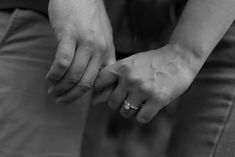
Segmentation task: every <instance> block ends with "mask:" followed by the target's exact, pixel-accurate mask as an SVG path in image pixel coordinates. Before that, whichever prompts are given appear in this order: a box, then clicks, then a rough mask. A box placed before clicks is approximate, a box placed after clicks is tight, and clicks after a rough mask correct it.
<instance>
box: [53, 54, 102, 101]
mask: <svg viewBox="0 0 235 157" xmlns="http://www.w3.org/2000/svg"><path fill="white" fill-rule="evenodd" d="M98 72H99V58H97V57H93V58H92V59H91V61H90V63H89V65H88V67H87V69H86V71H85V73H84V74H83V76H82V78H81V80H80V81H79V82H78V84H77V85H76V86H74V87H73V88H72V89H71V90H70V91H69V92H67V93H66V94H64V95H62V96H60V97H59V98H58V99H57V102H58V103H63V104H64V103H66V104H68V103H71V102H73V101H75V100H76V99H78V98H80V97H81V96H82V95H83V94H85V93H86V92H87V91H88V90H89V89H91V88H92V86H93V83H94V81H95V79H96V77H97V75H98Z"/></svg>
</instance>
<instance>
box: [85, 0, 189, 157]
mask: <svg viewBox="0 0 235 157" xmlns="http://www.w3.org/2000/svg"><path fill="white" fill-rule="evenodd" d="M185 3H186V0H106V1H105V4H106V10H107V12H108V15H109V18H110V21H111V24H112V27H113V34H114V43H115V48H116V52H117V53H116V54H117V59H121V58H124V57H127V56H129V55H131V54H134V53H138V52H143V51H147V50H150V49H157V48H160V47H162V46H164V45H165V44H166V43H167V42H168V40H169V37H170V34H171V32H172V30H173V29H174V27H175V25H176V23H177V19H178V17H179V16H180V14H181V12H182V9H183V7H184V5H185ZM179 107H180V100H176V101H175V102H174V103H172V104H170V105H168V106H167V108H164V109H163V110H162V111H160V113H159V114H158V115H157V116H156V117H155V118H154V119H153V120H152V122H151V123H150V124H147V125H141V124H138V123H137V122H136V121H135V119H134V118H133V119H124V118H122V117H121V116H120V115H119V112H118V111H111V110H109V109H108V107H107V105H105V104H99V105H96V106H91V108H90V113H89V116H88V122H87V126H86V131H85V136H84V143H83V156H84V157H91V156H95V157H130V156H131V157H164V156H165V153H166V150H167V144H168V141H169V138H170V135H171V132H172V130H173V128H174V123H175V121H176V120H177V119H176V115H177V109H178V108H179ZM91 150H92V151H91Z"/></svg>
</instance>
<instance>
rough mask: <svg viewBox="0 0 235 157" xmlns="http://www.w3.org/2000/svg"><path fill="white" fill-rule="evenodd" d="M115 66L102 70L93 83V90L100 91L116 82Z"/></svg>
mask: <svg viewBox="0 0 235 157" xmlns="http://www.w3.org/2000/svg"><path fill="white" fill-rule="evenodd" d="M114 67H115V64H113V65H110V66H107V67H105V68H103V69H102V70H101V71H100V73H99V75H98V77H97V80H96V82H95V88H96V89H97V90H102V89H104V88H106V87H108V86H110V85H112V84H113V83H114V82H116V81H117V80H118V75H117V73H116V72H115V68H114Z"/></svg>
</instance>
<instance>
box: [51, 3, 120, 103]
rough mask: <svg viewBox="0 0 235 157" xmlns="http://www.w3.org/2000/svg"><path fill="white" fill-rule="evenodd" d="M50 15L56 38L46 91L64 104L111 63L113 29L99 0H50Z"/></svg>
mask: <svg viewBox="0 0 235 157" xmlns="http://www.w3.org/2000/svg"><path fill="white" fill-rule="evenodd" d="M49 18H50V22H51V25H52V27H53V28H54V30H55V33H56V36H57V39H58V49H57V52H56V56H55V60H54V63H53V64H52V66H51V69H50V71H49V72H48V74H47V79H48V80H50V81H51V82H52V83H53V85H52V87H51V88H50V89H49V93H52V94H54V95H56V96H58V98H57V100H56V102H57V103H60V104H67V103H70V102H72V101H73V100H75V99H77V98H79V97H80V96H82V95H83V94H84V93H85V92H86V91H88V90H89V89H90V88H91V87H92V86H93V83H94V81H95V79H96V77H97V75H98V72H99V69H100V68H101V67H104V66H106V65H109V64H112V63H114V61H115V51H114V46H113V37H112V28H111V26H110V23H109V19H108V17H107V14H106V11H105V8H104V6H103V2H102V0H50V4H49Z"/></svg>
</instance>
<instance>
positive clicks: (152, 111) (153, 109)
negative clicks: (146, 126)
mask: <svg viewBox="0 0 235 157" xmlns="http://www.w3.org/2000/svg"><path fill="white" fill-rule="evenodd" d="M160 109H161V105H160V104H158V103H157V102H153V101H147V102H146V103H145V104H143V106H142V108H141V109H140V111H139V112H138V114H137V116H136V119H137V121H138V122H140V123H149V122H150V121H151V120H152V119H153V117H154V116H155V115H156V114H157V113H158V112H159V111H160Z"/></svg>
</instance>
